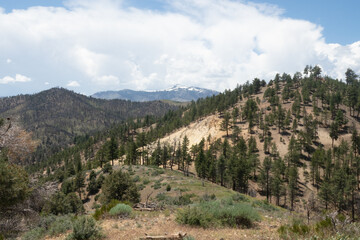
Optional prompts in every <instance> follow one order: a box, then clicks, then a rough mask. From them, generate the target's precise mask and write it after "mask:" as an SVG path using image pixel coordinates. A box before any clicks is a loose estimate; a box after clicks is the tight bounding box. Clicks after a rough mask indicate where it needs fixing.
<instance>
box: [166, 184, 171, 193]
mask: <svg viewBox="0 0 360 240" xmlns="http://www.w3.org/2000/svg"><path fill="white" fill-rule="evenodd" d="M166 191H168V192H170V191H171V186H170V184H168V185H167V186H166Z"/></svg>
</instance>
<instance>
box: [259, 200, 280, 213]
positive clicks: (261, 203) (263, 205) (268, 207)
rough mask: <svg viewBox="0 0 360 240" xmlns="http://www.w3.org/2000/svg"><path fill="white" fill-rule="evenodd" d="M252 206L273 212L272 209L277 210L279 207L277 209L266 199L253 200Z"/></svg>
mask: <svg viewBox="0 0 360 240" xmlns="http://www.w3.org/2000/svg"><path fill="white" fill-rule="evenodd" d="M253 206H254V207H260V208H262V209H264V210H266V211H269V212H273V211H278V210H279V209H277V208H276V207H275V206H274V205H271V204H270V203H269V202H268V201H266V200H255V201H254V202H253Z"/></svg>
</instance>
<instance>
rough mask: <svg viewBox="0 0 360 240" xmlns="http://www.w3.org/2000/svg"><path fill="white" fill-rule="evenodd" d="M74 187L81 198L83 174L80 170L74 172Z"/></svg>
mask: <svg viewBox="0 0 360 240" xmlns="http://www.w3.org/2000/svg"><path fill="white" fill-rule="evenodd" d="M74 187H75V190H76V191H77V192H78V194H79V196H80V199H81V193H82V188H83V187H85V176H84V174H83V173H82V172H78V173H77V174H76V176H75V179H74Z"/></svg>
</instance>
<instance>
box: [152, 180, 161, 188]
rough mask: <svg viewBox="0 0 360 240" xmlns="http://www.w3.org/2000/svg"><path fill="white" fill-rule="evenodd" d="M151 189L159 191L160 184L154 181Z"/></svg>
mask: <svg viewBox="0 0 360 240" xmlns="http://www.w3.org/2000/svg"><path fill="white" fill-rule="evenodd" d="M153 188H154V189H155V190H156V189H159V188H161V183H160V182H159V181H156V182H155V184H154V186H153Z"/></svg>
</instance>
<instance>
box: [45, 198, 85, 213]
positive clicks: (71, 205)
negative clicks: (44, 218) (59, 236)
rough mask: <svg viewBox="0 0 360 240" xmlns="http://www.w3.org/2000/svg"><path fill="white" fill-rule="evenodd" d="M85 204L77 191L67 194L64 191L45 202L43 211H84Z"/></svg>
mask: <svg viewBox="0 0 360 240" xmlns="http://www.w3.org/2000/svg"><path fill="white" fill-rule="evenodd" d="M84 211H85V210H84V206H83V204H82V201H81V200H80V198H79V197H78V196H77V195H76V193H69V194H68V195H65V194H64V193H62V192H57V193H55V194H54V195H53V196H52V197H51V198H50V200H49V201H47V202H46V203H45V206H44V209H43V212H44V213H45V214H55V215H57V214H68V213H83V212H84Z"/></svg>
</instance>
